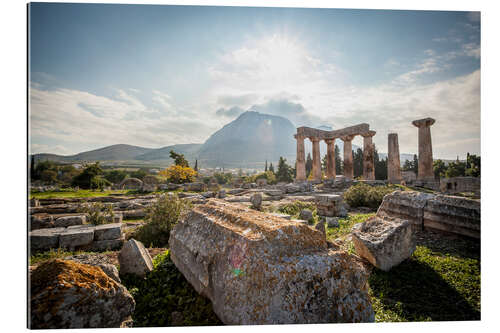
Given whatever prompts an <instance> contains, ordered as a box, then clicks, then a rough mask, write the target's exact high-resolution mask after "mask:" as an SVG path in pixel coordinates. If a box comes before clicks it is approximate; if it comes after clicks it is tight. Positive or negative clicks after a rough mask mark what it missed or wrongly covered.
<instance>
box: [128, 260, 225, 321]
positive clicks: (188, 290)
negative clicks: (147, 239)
mask: <svg viewBox="0 0 500 333" xmlns="http://www.w3.org/2000/svg"><path fill="white" fill-rule="evenodd" d="M153 265H154V268H153V270H152V271H151V272H149V273H148V274H147V275H146V277H145V278H143V279H141V278H138V277H136V276H132V275H125V276H122V277H121V279H122V283H123V284H124V285H125V286H126V287H127V289H128V290H129V291H130V293H131V294H132V296H133V297H134V299H135V302H136V306H135V310H134V313H133V314H132V318H133V319H134V327H165V326H172V316H171V313H172V312H174V311H176V312H181V313H182V316H183V323H182V326H199V325H203V326H208V325H222V322H221V321H220V320H219V318H217V316H216V315H215V313H214V312H213V310H212V304H211V303H210V301H209V300H208V299H207V298H205V297H203V296H200V295H199V294H198V293H197V292H196V290H195V289H194V288H193V287H192V286H191V285H190V284H189V282H188V281H187V280H186V278H185V277H184V276H183V275H182V273H181V272H180V271H179V270H178V269H177V267H175V265H174V263H173V262H172V260H171V259H170V253H169V251H165V253H163V254H160V255H158V256H156V257H155V259H154V260H153Z"/></svg>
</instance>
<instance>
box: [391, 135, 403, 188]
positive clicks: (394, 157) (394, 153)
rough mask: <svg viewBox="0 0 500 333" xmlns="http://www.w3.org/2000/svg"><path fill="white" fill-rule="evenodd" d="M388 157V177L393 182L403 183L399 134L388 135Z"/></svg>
mask: <svg viewBox="0 0 500 333" xmlns="http://www.w3.org/2000/svg"><path fill="white" fill-rule="evenodd" d="M388 141H389V142H388V145H387V147H388V150H389V153H388V159H387V179H388V181H389V183H391V184H399V183H401V180H402V178H401V161H400V159H399V142H398V134H397V133H390V134H389V135H388Z"/></svg>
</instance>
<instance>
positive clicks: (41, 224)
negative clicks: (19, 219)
mask: <svg viewBox="0 0 500 333" xmlns="http://www.w3.org/2000/svg"><path fill="white" fill-rule="evenodd" d="M54 227H55V226H54V218H53V217H52V216H51V215H47V216H37V215H31V218H30V230H36V229H44V228H54Z"/></svg>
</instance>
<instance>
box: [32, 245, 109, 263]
mask: <svg viewBox="0 0 500 333" xmlns="http://www.w3.org/2000/svg"><path fill="white" fill-rule="evenodd" d="M83 253H96V252H85V251H67V250H65V249H62V248H58V249H50V250H49V251H45V252H37V253H34V254H32V255H31V256H30V265H36V264H38V263H41V262H43V261H46V260H50V259H62V258H65V257H68V256H73V255H77V254H83ZM106 253H109V251H105V252H100V254H106Z"/></svg>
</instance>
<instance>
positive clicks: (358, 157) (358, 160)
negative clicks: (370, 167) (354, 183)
mask: <svg viewBox="0 0 500 333" xmlns="http://www.w3.org/2000/svg"><path fill="white" fill-rule="evenodd" d="M352 164H353V165H352V167H353V173H354V177H355V178H356V177H360V176H362V175H363V151H362V150H361V148H358V149H357V150H356V152H354V151H353V154H352Z"/></svg>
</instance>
